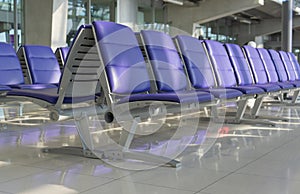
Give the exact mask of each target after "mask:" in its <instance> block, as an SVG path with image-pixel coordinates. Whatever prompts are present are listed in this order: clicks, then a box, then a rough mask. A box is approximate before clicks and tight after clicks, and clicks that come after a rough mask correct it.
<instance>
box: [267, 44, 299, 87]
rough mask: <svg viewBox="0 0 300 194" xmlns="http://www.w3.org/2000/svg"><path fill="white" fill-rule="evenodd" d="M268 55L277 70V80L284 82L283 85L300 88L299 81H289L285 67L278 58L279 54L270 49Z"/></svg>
mask: <svg viewBox="0 0 300 194" xmlns="http://www.w3.org/2000/svg"><path fill="white" fill-rule="evenodd" d="M269 53H270V55H271V57H272V60H273V62H274V65H275V67H276V69H277V72H278V76H279V80H280V81H281V82H284V83H290V84H293V85H294V86H295V87H300V82H299V81H297V80H294V81H291V80H289V77H288V74H287V69H286V66H285V64H284V63H283V61H282V59H281V57H280V54H279V52H278V51H275V50H272V49H269Z"/></svg>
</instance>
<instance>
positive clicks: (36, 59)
mask: <svg viewBox="0 0 300 194" xmlns="http://www.w3.org/2000/svg"><path fill="white" fill-rule="evenodd" d="M21 49H22V48H21ZM22 50H23V52H24V57H25V62H26V65H27V68H28V70H29V75H30V82H31V83H32V84H58V83H59V80H60V76H61V71H60V67H59V64H58V61H57V59H56V57H55V54H54V53H53V51H52V49H51V48H50V47H48V46H42V45H24V46H23V49H22Z"/></svg>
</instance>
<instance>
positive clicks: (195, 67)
mask: <svg viewBox="0 0 300 194" xmlns="http://www.w3.org/2000/svg"><path fill="white" fill-rule="evenodd" d="M175 40H176V43H177V45H178V48H179V51H180V53H181V56H182V58H183V61H184V64H185V68H186V70H187V73H188V76H189V80H190V82H191V85H192V86H193V87H194V88H211V87H214V86H216V81H215V78H214V77H215V76H214V73H213V69H212V67H211V65H210V63H209V59H208V56H207V54H206V53H205V50H204V48H203V45H202V41H201V40H198V39H196V38H194V37H192V36H187V35H178V36H176V37H175Z"/></svg>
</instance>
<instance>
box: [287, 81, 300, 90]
mask: <svg viewBox="0 0 300 194" xmlns="http://www.w3.org/2000/svg"><path fill="white" fill-rule="evenodd" d="M288 83H290V84H293V85H294V86H295V87H297V88H298V87H300V80H295V81H289V82H288Z"/></svg>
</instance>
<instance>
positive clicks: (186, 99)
mask: <svg viewBox="0 0 300 194" xmlns="http://www.w3.org/2000/svg"><path fill="white" fill-rule="evenodd" d="M152 100H153V101H169V102H176V103H193V102H199V103H203V102H210V101H212V100H214V97H213V96H212V95H211V94H209V93H207V92H198V91H197V92H187V93H182V92H180V93H157V94H134V95H131V96H128V97H124V98H122V99H121V100H120V101H119V102H118V104H122V103H127V102H135V101H152Z"/></svg>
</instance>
